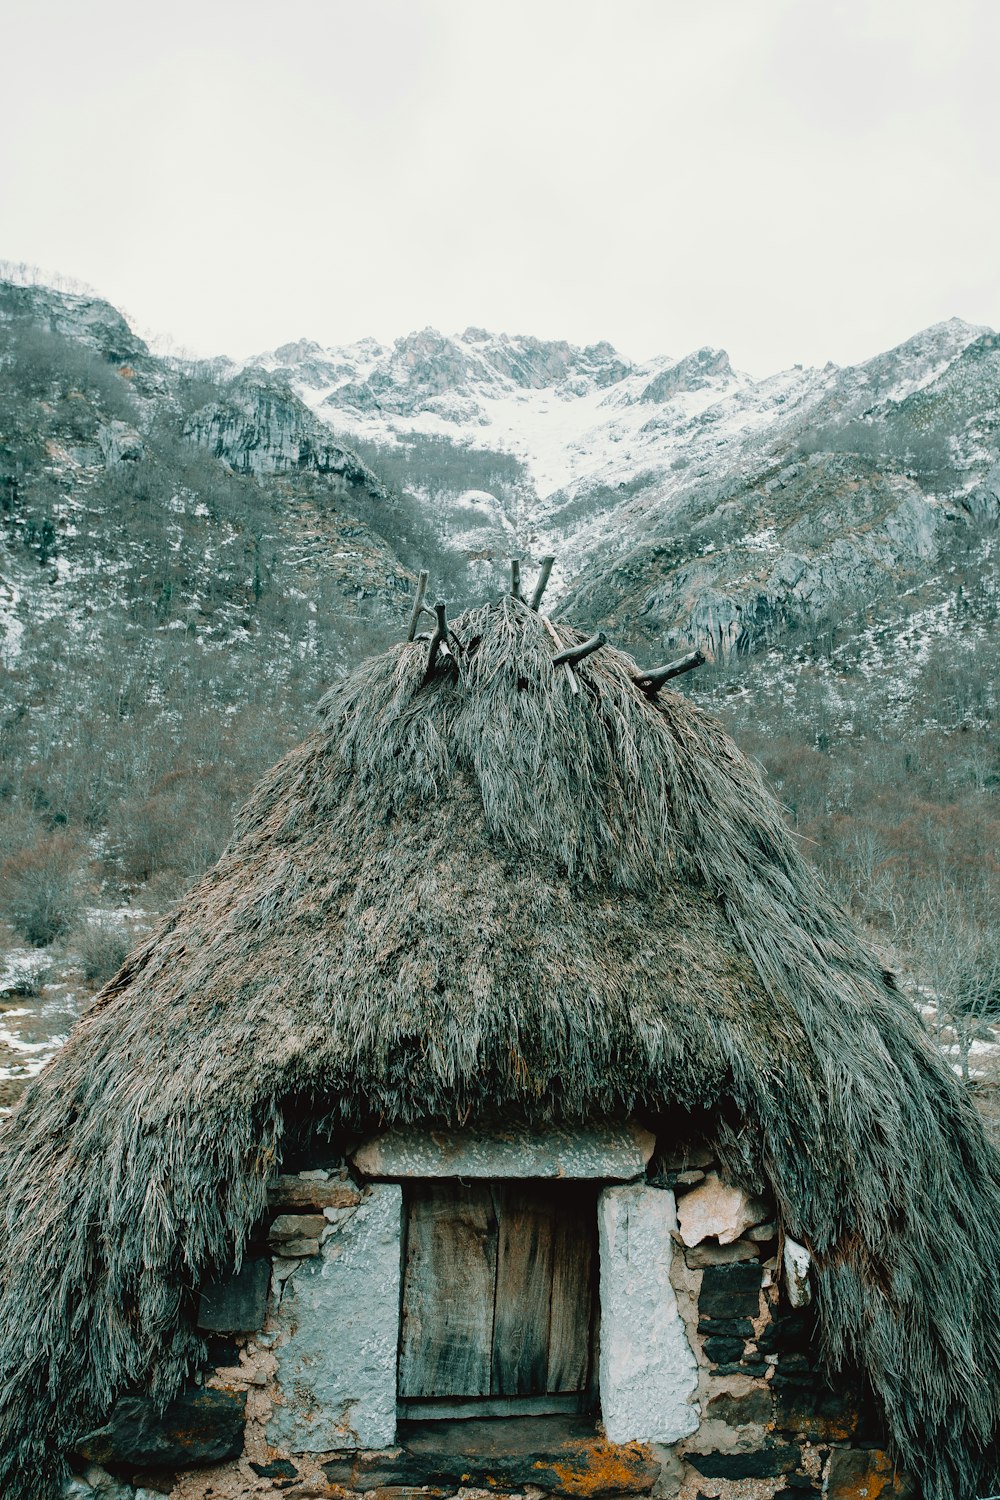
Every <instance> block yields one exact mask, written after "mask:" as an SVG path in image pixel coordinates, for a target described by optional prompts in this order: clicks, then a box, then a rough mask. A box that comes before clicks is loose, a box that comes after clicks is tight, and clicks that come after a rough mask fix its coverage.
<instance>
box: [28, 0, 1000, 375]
mask: <svg viewBox="0 0 1000 1500" xmlns="http://www.w3.org/2000/svg"><path fill="white" fill-rule="evenodd" d="M998 57H1000V3H998V0H530V3H525V0H283V3H280V4H279V3H277V0H267V3H264V0H240V3H236V0H197V3H196V0H173V3H171V4H170V5H163V4H160V5H143V4H140V3H137V0H31V3H27V0H22V3H19V4H16V5H11V6H10V7H8V10H7V15H6V19H5V21H4V26H3V37H2V51H0V98H2V100H3V112H2V117H0V255H3V256H5V257H6V258H8V259H10V260H15V261H17V260H25V261H28V262H31V263H34V264H38V265H40V266H43V267H45V268H48V269H54V270H58V271H60V272H63V273H65V274H66V275H71V276H75V277H79V278H81V279H83V280H85V281H87V282H89V283H91V284H93V285H94V286H96V287H97V288H98V289H99V290H100V291H101V292H102V293H103V294H104V295H105V296H107V297H108V298H109V299H110V300H111V301H113V302H114V303H116V305H118V306H122V307H124V308H125V309H127V310H128V312H129V314H130V316H131V317H132V319H133V320H134V322H135V323H136V325H137V326H138V327H139V328H140V330H142V331H144V332H147V333H148V332H154V333H160V334H170V335H172V336H173V337H174V338H175V339H176V340H177V341H178V342H179V343H180V344H181V345H183V346H185V347H187V348H189V349H191V350H192V351H193V352H196V353H198V354H210V353H219V352H225V353H228V354H232V355H237V356H239V355H244V354H248V353H251V352H258V351H261V350H263V349H266V348H269V347H273V346H274V345H275V344H278V343H282V342H284V341H286V340H288V339H293V338H298V337H300V336H306V337H310V338H315V339H317V340H318V341H319V342H320V343H324V344H335V343H344V342H348V341H350V340H352V339H355V338H358V337H360V336H362V335H363V334H369V333H370V334H375V335H376V336H377V337H379V338H381V339H383V340H389V339H391V338H393V337H395V336H397V335H398V334H401V333H405V332H407V331H409V330H410V329H413V328H420V327H423V326H425V325H426V324H433V325H434V326H436V327H438V328H441V329H443V330H444V331H446V332H447V331H453V330H456V329H461V328H464V327H465V326H466V325H467V324H469V323H475V324H481V325H483V326H485V327H488V328H492V329H496V330H501V329H505V330H507V331H508V332H530V333H536V334H538V335H540V336H542V337H554V338H568V339H571V340H572V341H573V342H579V343H583V342H593V341H595V340H597V339H600V338H607V339H610V340H611V341H612V343H614V344H616V345H617V346H618V347H619V348H620V349H621V350H622V351H623V352H624V353H626V354H628V355H631V356H632V357H635V358H645V357H647V356H649V355H652V354H654V353H670V354H676V355H681V354H683V353H685V352H687V351H688V350H689V349H692V348H694V347H696V346H698V345H700V344H706V343H708V344H718V345H722V346H723V347H725V348H727V349H728V350H729V351H730V354H731V356H732V358H733V361H734V363H736V364H737V365H738V366H740V367H742V368H744V369H749V370H750V371H751V372H752V373H754V374H757V375H761V374H764V373H767V372H768V371H771V370H775V369H778V368H784V367H786V366H788V365H790V364H792V363H793V362H801V363H807V364H816V363H820V364H821V363H823V362H824V361H825V360H826V359H828V358H831V359H835V360H837V361H838V362H840V363H844V362H847V361H851V360H856V359H860V358H864V357H866V356H868V355H870V354H873V353H875V352H876V351H878V350H880V349H883V348H886V347H888V346H889V345H891V344H893V343H897V342H899V341H900V340H901V339H903V338H906V337H907V336H909V335H910V334H912V333H914V332H916V331H917V330H918V329H919V328H921V327H924V326H926V325H927V324H929V323H933V322H936V321H938V320H939V319H942V318H947V317H950V316H952V315H957V316H960V317H964V318H966V319H968V320H969V321H970V322H983V323H989V324H991V325H993V326H997V325H998V324H1000V191H998V187H1000V172H998V168H1000V87H998V84H997V59H998Z"/></svg>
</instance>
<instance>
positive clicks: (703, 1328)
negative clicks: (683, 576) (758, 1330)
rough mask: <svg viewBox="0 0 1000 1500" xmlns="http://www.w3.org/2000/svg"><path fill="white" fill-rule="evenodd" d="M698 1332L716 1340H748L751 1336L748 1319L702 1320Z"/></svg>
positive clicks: (750, 1326) (751, 1326) (751, 1329)
mask: <svg viewBox="0 0 1000 1500" xmlns="http://www.w3.org/2000/svg"><path fill="white" fill-rule="evenodd" d="M698 1332H699V1333H702V1334H707V1335H708V1336H709V1337H710V1338H717V1339H748V1338H752V1336H753V1324H752V1323H751V1321H750V1319H749V1318H702V1319H701V1320H700V1322H699V1323H698Z"/></svg>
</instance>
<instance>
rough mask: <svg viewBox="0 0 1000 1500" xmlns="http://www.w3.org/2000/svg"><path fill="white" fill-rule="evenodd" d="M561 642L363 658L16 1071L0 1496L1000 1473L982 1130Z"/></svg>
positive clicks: (597, 674) (755, 849) (931, 1053)
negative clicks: (76, 1474)
mask: <svg viewBox="0 0 1000 1500" xmlns="http://www.w3.org/2000/svg"><path fill="white" fill-rule="evenodd" d="M582 641H583V637H582V636H581V635H580V634H579V633H578V632H576V631H575V630H573V629H572V628H570V627H569V626H566V625H561V624H560V625H553V624H552V623H551V622H550V621H548V620H546V619H545V618H544V617H543V616H541V615H540V614H539V613H538V612H537V611H536V610H534V609H532V608H530V607H529V606H528V605H527V604H526V603H525V602H523V601H521V600H520V599H519V598H514V597H510V598H505V599H503V600H501V601H500V602H499V603H495V604H493V605H491V606H489V607H485V608H482V609H478V610H474V611H470V612H468V613H466V614H464V615H462V616H461V617H460V618H458V619H457V620H456V621H455V622H454V624H453V625H452V626H451V627H450V628H449V629H448V630H447V631H446V632H445V633H443V634H442V632H441V631H440V630H439V631H437V632H436V633H435V639H434V640H433V641H432V642H431V643H430V648H428V645H427V642H426V641H422V640H419V639H418V640H417V641H414V642H408V643H406V644H402V645H400V646H398V647H397V648H395V649H393V650H391V651H389V652H387V653H386V654H385V655H383V656H381V657H378V658H376V659H374V660H371V661H369V662H367V663H366V664H364V665H363V666H362V667H360V668H359V669H358V670H357V671H356V672H355V673H354V674H353V675H352V676H351V677H350V678H349V679H347V680H346V681H345V682H344V683H343V684H342V685H340V686H338V687H337V688H336V689H335V690H334V691H333V692H332V693H331V694H330V695H329V697H328V699H327V700H326V702H325V704H324V705H323V717H322V725H321V727H320V728H319V729H318V730H317V731H316V732H315V733H314V734H313V735H312V736H311V737H310V738H309V739H308V740H307V741H306V743H305V744H303V745H302V746H301V747H300V748H299V749H297V750H295V751H294V752H292V753H291V754H290V755H288V756H287V757H286V758H285V759H284V760H283V761H282V762H281V763H280V764H279V765H278V766H277V767H275V769H274V770H273V771H272V772H271V773H270V774H269V775H268V776H267V777H266V778H265V780H264V781H263V782H262V784H261V785H260V786H259V788H258V789H257V791H256V792H255V793H254V795H253V796H252V798H251V799H250V801H249V802H248V804H247V805H246V807H245V808H244V809H243V810H242V812H241V813H240V815H239V817H238V820H237V824H236V829H235V833H234V836H233V839H232V841H231V843H230V845H229V847H228V849H227V850H226V852H225V853H224V855H223V857H222V859H221V860H220V861H219V863H218V865H217V866H216V867H215V868H214V869H213V870H212V871H210V873H209V874H207V875H206V876H205V877H204V878H203V879H202V880H201V881H200V882H199V883H198V884H197V885H196V886H195V887H194V888H193V889H192V890H191V891H190V892H189V894H188V895H187V896H186V897H185V898H184V900H183V901H182V903H181V904H180V906H179V907H178V908H177V910H176V911H174V912H173V914H172V915H170V916H169V917H168V918H166V920H164V921H163V922H162V923H161V924H160V926H159V927H158V929H157V930H156V931H155V933H154V934H153V935H152V936H151V937H150V938H149V940H148V941H147V942H145V943H144V944H143V946H142V947H141V948H139V949H138V950H137V951H136V952H134V953H133V954H132V955H131V957H130V958H129V959H128V961H127V963H126V964H125V966H124V967H123V968H122V970H121V971H120V973H119V974H118V975H117V976H116V977H115V978H114V979H113V980H112V982H111V983H110V984H109V985H108V986H107V987H106V989H105V990H104V991H103V992H102V994H101V995H100V996H99V998H98V1000H97V1002H96V1003H95V1005H94V1006H93V1008H92V1009H91V1010H90V1011H89V1012H88V1013H87V1014H86V1015H85V1016H84V1018H83V1019H82V1020H81V1021H80V1022H79V1024H78V1025H77V1026H76V1028H75V1030H74V1032H73V1034H72V1036H71V1037H70V1039H69V1041H68V1043H67V1044H66V1046H65V1048H64V1049H63V1050H62V1052H61V1053H60V1054H59V1055H58V1056H57V1057H56V1058H55V1059H54V1060H53V1061H52V1062H51V1063H50V1064H49V1065H48V1067H47V1068H46V1069H45V1070H44V1072H43V1073H42V1074H41V1076H40V1077H39V1079H38V1080H37V1081H36V1082H35V1083H34V1084H33V1086H32V1087H31V1088H30V1089H29V1091H28V1092H27V1093H26V1095H25V1096H24V1098H23V1100H22V1102H21V1104H20V1106H19V1107H18V1109H17V1110H16V1111H15V1113H14V1115H13V1116H12V1118H11V1119H10V1121H9V1123H8V1124H7V1126H6V1128H5V1130H4V1132H3V1137H2V1160H0V1170H2V1178H3V1228H2V1243H0V1267H2V1276H0V1389H2V1409H0V1492H2V1494H3V1495H4V1496H5V1497H7V1500H38V1497H42V1496H48V1495H49V1494H56V1493H58V1489H59V1484H60V1482H61V1481H62V1479H63V1477H64V1476H65V1475H66V1473H67V1472H68V1470H67V1468H66V1461H67V1458H68V1459H69V1460H70V1461H71V1462H72V1463H73V1464H74V1466H75V1467H76V1468H78V1469H79V1468H80V1466H81V1465H82V1464H84V1463H86V1462H91V1463H93V1462H100V1463H101V1464H103V1465H105V1466H106V1467H107V1468H109V1469H112V1470H116V1471H117V1472H118V1473H119V1474H120V1475H124V1476H125V1478H126V1479H131V1480H132V1481H133V1482H139V1481H140V1480H141V1478H142V1476H143V1475H144V1474H148V1473H150V1472H154V1471H157V1470H158V1471H159V1479H158V1481H157V1482H158V1483H159V1486H160V1488H161V1489H163V1488H166V1489H169V1486H170V1480H169V1477H168V1480H167V1482H166V1485H164V1482H163V1473H164V1472H165V1471H166V1470H168V1469H172V1470H178V1469H181V1470H183V1469H184V1468H185V1450H184V1446H183V1444H184V1442H187V1443H188V1444H189V1447H190V1453H189V1455H188V1456H189V1457H190V1459H191V1460H192V1462H193V1461H194V1460H195V1459H200V1460H201V1461H202V1462H210V1463H212V1464H214V1465H215V1467H214V1468H212V1469H211V1470H210V1471H206V1472H210V1473H211V1475H212V1480H211V1483H208V1482H207V1481H206V1486H207V1487H205V1488H204V1489H202V1490H199V1489H198V1488H197V1484H196V1482H195V1481H194V1480H193V1479H191V1478H190V1477H189V1478H188V1479H185V1480H183V1481H178V1485H179V1486H180V1487H179V1488H178V1489H177V1491H176V1493H177V1494H178V1495H180V1494H184V1495H193V1494H202V1493H203V1494H205V1495H208V1494H215V1495H225V1494H231V1495H241V1494H257V1493H259V1494H268V1493H274V1494H277V1493H279V1489H278V1488H274V1489H273V1490H272V1488H271V1486H276V1487H281V1486H283V1487H284V1490H283V1491H282V1492H285V1493H288V1494H291V1495H296V1494H301V1495H303V1496H304V1495H322V1494H326V1493H329V1494H330V1495H335V1494H342V1493H343V1490H344V1488H348V1489H351V1488H353V1489H362V1490H364V1489H372V1488H377V1487H385V1486H387V1485H388V1486H390V1487H391V1486H395V1485H404V1486H405V1485H413V1484H429V1485H431V1486H434V1487H436V1489H437V1492H438V1493H444V1492H448V1488H449V1486H450V1488H451V1489H452V1490H453V1489H454V1488H456V1487H458V1485H459V1484H460V1483H462V1482H466V1483H469V1482H471V1483H479V1484H482V1485H484V1486H488V1487H493V1488H501V1489H502V1488H507V1489H512V1488H519V1487H523V1485H524V1484H525V1483H528V1482H530V1483H534V1484H537V1485H538V1486H540V1487H541V1488H542V1489H549V1490H553V1491H557V1492H561V1493H570V1494H574V1493H575V1494H599V1493H609V1492H616V1493H618V1492H622V1491H629V1490H630V1491H632V1492H641V1491H643V1490H646V1491H648V1490H649V1489H650V1488H651V1487H653V1486H654V1485H655V1486H656V1487H657V1493H659V1494H669V1493H682V1494H684V1495H688V1494H691V1495H693V1494H695V1493H697V1492H702V1493H704V1491H705V1490H708V1491H709V1492H710V1493H712V1494H715V1495H718V1494H725V1495H739V1494H741V1493H751V1492H752V1493H753V1494H754V1495H755V1496H757V1495H761V1494H772V1495H773V1494H783V1495H792V1494H793V1493H794V1494H801V1493H808V1492H810V1489H813V1490H815V1491H816V1492H818V1491H819V1488H820V1486H821V1485H822V1484H824V1483H825V1484H826V1485H827V1487H828V1490H829V1493H830V1495H834V1494H840V1495H848V1494H854V1493H859V1494H860V1493H870V1494H872V1495H874V1494H879V1493H883V1494H886V1495H888V1494H890V1493H894V1494H899V1495H902V1494H903V1493H912V1490H910V1491H906V1490H905V1486H904V1482H903V1480H902V1479H900V1478H899V1477H898V1476H897V1477H893V1476H894V1472H895V1470H894V1465H895V1464H896V1463H898V1464H899V1465H901V1466H903V1467H904V1468H905V1469H906V1470H908V1471H909V1472H910V1474H911V1475H913V1476H915V1477H916V1481H917V1482H919V1484H920V1486H921V1487H922V1492H923V1494H924V1496H925V1497H926V1500H970V1497H972V1496H974V1495H976V1494H978V1493H980V1488H979V1487H980V1486H981V1485H985V1484H989V1483H991V1482H995V1479H996V1462H995V1442H996V1433H997V1427H998V1416H1000V1163H998V1159H997V1157H996V1155H995V1154H994V1152H993V1151H992V1149H991V1148H990V1147H989V1145H988V1144H987V1142H986V1140H985V1139H984V1135H983V1132H982V1130H981V1128H980V1126H979V1124H978V1121H977V1118H976V1116H975V1114H974V1112H973V1110H972V1109H971V1108H970V1106H969V1105H968V1104H967V1102H966V1100H965V1098H964V1097H963V1095H962V1093H961V1091H960V1089H959V1087H958V1085H957V1083H956V1081H955V1079H954V1077H953V1076H952V1074H951V1072H950V1070H949V1068H948V1067H947V1065H946V1064H945V1063H944V1062H942V1060H941V1059H940V1058H939V1056H938V1055H937V1053H936V1052H935V1049H934V1047H933V1046H932V1045H931V1042H930V1040H929V1039H928V1037H927V1035H926V1034H925V1032H924V1030H923V1029H922V1025H921V1023H920V1021H919V1020H918V1018H917V1017H916V1016H915V1014H914V1013H913V1010H912V1008H911V1006H910V1005H909V1004H908V1002H907V1001H906V999H905V998H904V997H903V996H901V995H900V994H899V993H898V992H897V990H896V988H895V986H894V983H893V980H892V977H891V976H890V975H888V974H886V973H885V972H883V970H882V969H881V968H880V966H879V964H878V962H877V961H876V960H875V958H874V957H873V956H872V955H871V954H870V953H869V952H868V951H867V950H866V948H865V947H864V945H863V944H862V943H861V942H860V941H859V938H858V936H857V934H856V933H855V932H854V931H853V930H852V929H851V926H850V925H849V923H848V921H847V920H846V918H845V917H844V915H843V914H842V913H841V912H840V911H839V910H838V909H837V908H836V906H835V905H834V904H833V903H832V902H831V900H830V899H829V897H828V896H827V894H826V893H825V891H824V890H823V888H822V885H821V883H820V882H819V880H818V879H817V877H816V875H815V874H814V873H813V871H812V870H811V869H810V868H809V866H808V865H807V864H806V863H805V862H804V860H803V859H802V857H801V856H800V854H799V851H798V849H797V847H796V845H795V842H794V840H793V838H792V837H791V836H790V834H789V832H788V830H787V828H786V827H785V825H784V823H783V821H782V818H781V815H780V811H779V808H778V806H777V804H776V803H775V801H774V800H773V798H772V797H771V796H770V794H769V793H768V792H767V791H766V790H765V788H764V787H763V785H762V783H761V779H760V776H759V775H758V773H757V771H756V770H755V768H754V767H753V766H751V765H750V764H749V763H748V762H747V761H746V760H745V759H744V758H743V757H742V756H741V755H740V753H739V752H738V750H737V749H736V747H735V746H734V745H733V743H732V741H731V740H730V739H729V737H728V736H727V735H726V734H725V733H724V732H723V731H722V729H721V728H720V727H719V726H718V724H716V723H715V722H714V721H713V720H712V719H711V718H710V717H709V716H707V715H706V714H705V713H703V712H701V711H700V710H698V709H697V708H696V707H694V706H692V704H691V703H690V702H689V701H688V700H687V699H686V698H684V697H683V696H681V695H678V694H675V693H673V692H670V691H668V690H663V691H657V684H656V683H655V681H650V680H649V679H648V678H645V679H643V678H642V675H641V674H640V672H639V670H638V668H637V667H636V664H635V663H634V662H633V661H632V660H631V659H630V658H629V657H628V656H626V655H624V654H623V653H621V652H619V651H617V650H615V649H612V648H611V647H610V646H603V647H602V648H601V649H598V650H591V651H590V652H589V653H588V654H586V656H585V659H582V660H578V662H577V664H576V665H574V664H573V663H572V660H570V661H569V662H567V661H566V660H565V659H564V657H565V651H566V650H567V649H568V650H570V651H572V649H573V648H574V647H576V646H577V645H579V644H580V643H582ZM429 650H430V656H431V660H430V661H429V660H428V654H429ZM484 1287H485V1289H484ZM810 1299H811V1301H810ZM807 1302H810V1305H809V1306H808V1307H807V1306H805V1304H806V1303H807ZM869 1398H870V1402H871V1408H872V1410H871V1412H870V1413H869V1412H868V1411H867V1403H868V1401H869ZM234 1409H237V1410H238V1420H236V1422H235V1428H238V1431H237V1432H236V1435H235V1437H234V1420H233V1417H232V1412H233V1410H234ZM220 1411H221V1412H222V1416H221V1417H219V1412H220ZM477 1418H478V1420H477ZM217 1419H218V1421H221V1422H222V1426H223V1428H225V1431H224V1432H223V1434H222V1436H221V1437H220V1435H219V1429H217V1428H213V1425H212V1424H213V1422H216V1421H217ZM171 1422H172V1423H173V1429H174V1436H175V1438H177V1429H178V1427H181V1428H183V1429H184V1431H183V1432H182V1433H181V1435H180V1437H179V1438H177V1441H180V1442H181V1451H180V1455H179V1456H178V1454H177V1452H175V1451H174V1449H172V1448H171V1446H170V1432H169V1430H168V1429H170V1426H171ZM602 1422H603V1427H602V1426H601V1425H600V1424H601V1423H602ZM227 1423H228V1426H227V1425H226V1424H227ZM560 1423H562V1424H563V1426H562V1427H560V1426H559V1424H560ZM866 1423H869V1424H871V1423H874V1424H875V1425H874V1426H873V1425H867V1426H866ZM158 1424H159V1425H158ZM185 1424H186V1426H185ZM199 1424H200V1425H199ZM553 1424H555V1425H554V1426H553ZM880 1430H881V1432H882V1434H883V1436H879V1431H880ZM192 1433H194V1436H193V1437H192ZM206 1433H207V1434H208V1435H207V1437H205V1434H206ZM553 1434H555V1435H553ZM203 1437H205V1441H204V1443H202V1438H203ZM199 1444H201V1446H200V1447H199ZM449 1445H450V1450H451V1451H453V1452H454V1453H455V1454H457V1455H458V1458H457V1460H456V1462H455V1463H453V1465H452V1468H454V1469H455V1472H454V1473H452V1472H451V1470H450V1469H449V1466H448V1462H447V1460H446V1459H445V1458H444V1457H442V1454H445V1453H446V1452H447V1451H449ZM175 1446H176V1445H175ZM883 1448H885V1449H887V1453H886V1452H884V1451H883ZM477 1452H479V1453H481V1454H482V1455H485V1457H480V1458H477V1457H476V1454H477ZM81 1455H82V1457H81ZM456 1464H457V1467H456ZM227 1475H229V1476H230V1477H229V1478H228V1479H227V1477H226V1476H227ZM233 1476H235V1477H233ZM851 1484H854V1485H855V1488H853V1489H852V1488H851V1487H850V1486H851ZM227 1485H228V1486H229V1487H228V1488H227ZM324 1485H325V1486H326V1488H324ZM742 1485H749V1486H750V1488H749V1489H746V1490H744V1489H741V1486H742ZM296 1486H297V1488H296ZM671 1486H673V1488H672V1489H671ZM699 1486H700V1490H699ZM859 1486H860V1487H859ZM866 1486H867V1488H866ZM289 1487H290V1488H289ZM983 1492H984V1493H985V1490H983ZM80 1493H83V1491H82V1490H81V1491H80Z"/></svg>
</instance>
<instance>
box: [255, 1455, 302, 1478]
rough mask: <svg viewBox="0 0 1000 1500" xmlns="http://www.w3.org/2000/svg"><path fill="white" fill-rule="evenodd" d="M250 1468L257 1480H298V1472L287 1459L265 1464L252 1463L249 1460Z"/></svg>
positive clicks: (278, 1459)
mask: <svg viewBox="0 0 1000 1500" xmlns="http://www.w3.org/2000/svg"><path fill="white" fill-rule="evenodd" d="M250 1467H251V1469H253V1471H254V1473H255V1474H256V1475H257V1477H258V1478H259V1479H278V1480H281V1479H286V1480H289V1481H291V1480H293V1479H298V1477H299V1471H298V1469H297V1468H296V1467H295V1465H294V1464H293V1463H291V1462H290V1460H289V1459H287V1458H275V1459H273V1460H272V1461H271V1462H270V1463H267V1464H257V1463H254V1461H253V1459H251V1460H250Z"/></svg>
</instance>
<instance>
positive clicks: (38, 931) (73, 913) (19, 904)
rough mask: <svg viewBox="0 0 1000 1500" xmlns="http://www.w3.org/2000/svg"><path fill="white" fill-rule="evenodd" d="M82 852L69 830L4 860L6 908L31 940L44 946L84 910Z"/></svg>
mask: <svg viewBox="0 0 1000 1500" xmlns="http://www.w3.org/2000/svg"><path fill="white" fill-rule="evenodd" d="M79 857H80V851H79V847H78V845H77V843H76V841H75V840H74V839H73V838H71V837H70V836H69V835H67V834H63V833H55V834H49V835H42V836H41V837H40V838H39V839H38V840H37V841H36V842H35V843H34V844H32V845H29V846H28V847H26V848H23V849H20V850H17V851H15V852H13V853H10V854H8V855H7V857H6V859H4V861H3V863H2V864H0V908H2V910H3V914H4V916H5V917H6V919H7V921H9V922H10V924H11V926H12V927H13V928H14V929H15V931H16V932H18V933H19V934H20V935H21V937H23V938H24V939H25V941H26V942H29V943H32V944H33V945H34V946H35V947H37V948H44V947H46V946H47V945H48V944H49V943H51V942H53V941H54V940H55V939H56V938H57V937H61V936H62V935H63V933H65V932H68V931H69V929H70V928H71V927H72V926H73V923H74V922H75V921H76V919H77V917H78V915H79V911H80V889H79V887H80V876H79Z"/></svg>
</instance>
